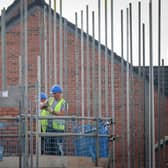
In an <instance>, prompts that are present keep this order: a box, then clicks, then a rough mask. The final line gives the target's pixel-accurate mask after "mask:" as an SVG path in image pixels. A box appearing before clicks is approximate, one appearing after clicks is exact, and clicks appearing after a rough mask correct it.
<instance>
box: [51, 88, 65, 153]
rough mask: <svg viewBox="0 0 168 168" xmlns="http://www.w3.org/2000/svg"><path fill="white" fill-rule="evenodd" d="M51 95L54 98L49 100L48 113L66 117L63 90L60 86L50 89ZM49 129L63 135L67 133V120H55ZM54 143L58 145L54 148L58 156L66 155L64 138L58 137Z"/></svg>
mask: <svg viewBox="0 0 168 168" xmlns="http://www.w3.org/2000/svg"><path fill="white" fill-rule="evenodd" d="M50 93H51V94H52V97H50V98H49V99H48V105H49V107H48V111H49V112H50V114H52V116H64V115H65V111H66V101H65V100H64V98H63V95H62V93H63V89H62V87H61V86H60V85H54V86H53V87H51V89H50ZM49 128H50V130H49V131H50V132H57V133H58V132H59V133H62V132H64V131H65V120H62V119H59V120H58V119H54V120H52V121H49ZM53 143H56V145H54V146H53V148H56V149H57V151H58V153H57V152H56V151H55V150H54V152H56V154H58V155H64V151H63V138H62V137H60V136H59V137H57V138H55V137H54V139H53Z"/></svg>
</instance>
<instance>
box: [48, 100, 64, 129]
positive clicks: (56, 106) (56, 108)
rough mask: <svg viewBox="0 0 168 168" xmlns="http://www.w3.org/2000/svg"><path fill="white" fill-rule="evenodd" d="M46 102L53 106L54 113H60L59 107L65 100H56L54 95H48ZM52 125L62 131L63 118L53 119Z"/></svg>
mask: <svg viewBox="0 0 168 168" xmlns="http://www.w3.org/2000/svg"><path fill="white" fill-rule="evenodd" d="M48 104H49V106H51V107H52V108H53V110H54V112H55V113H60V111H61V108H62V107H63V105H65V100H64V99H63V98H62V99H61V100H59V101H58V102H57V101H56V100H55V98H54V97H50V98H49V101H48ZM52 127H53V129H55V130H60V131H63V130H64V129H65V120H53V121H52Z"/></svg>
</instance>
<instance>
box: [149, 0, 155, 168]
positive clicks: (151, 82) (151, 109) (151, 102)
mask: <svg viewBox="0 0 168 168" xmlns="http://www.w3.org/2000/svg"><path fill="white" fill-rule="evenodd" d="M152 33H153V29H152V1H150V2H149V54H150V72H149V85H150V92H149V93H150V94H149V112H150V115H149V117H150V118H149V121H150V122H149V124H150V131H151V133H150V135H151V136H149V138H150V143H149V146H151V151H150V153H151V163H150V166H151V168H155V121H154V120H155V116H154V78H153V41H152V40H153V37H152ZM149 168H150V167H149Z"/></svg>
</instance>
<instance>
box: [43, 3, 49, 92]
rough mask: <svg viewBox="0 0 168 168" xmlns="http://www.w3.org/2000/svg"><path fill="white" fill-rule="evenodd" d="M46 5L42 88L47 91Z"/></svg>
mask: <svg viewBox="0 0 168 168" xmlns="http://www.w3.org/2000/svg"><path fill="white" fill-rule="evenodd" d="M46 14H47V12H46V6H44V80H45V81H44V88H45V89H44V90H45V93H46V94H47V93H48V68H47V67H48V66H47V65H48V59H47V23H46Z"/></svg>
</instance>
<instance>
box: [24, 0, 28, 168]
mask: <svg viewBox="0 0 168 168" xmlns="http://www.w3.org/2000/svg"><path fill="white" fill-rule="evenodd" d="M24 12H25V13H24V49H25V50H24V72H25V73H24V99H25V101H24V113H25V151H24V152H25V168H28V132H27V131H28V116H27V115H28V38H27V37H28V30H27V28H28V27H27V0H24Z"/></svg>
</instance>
